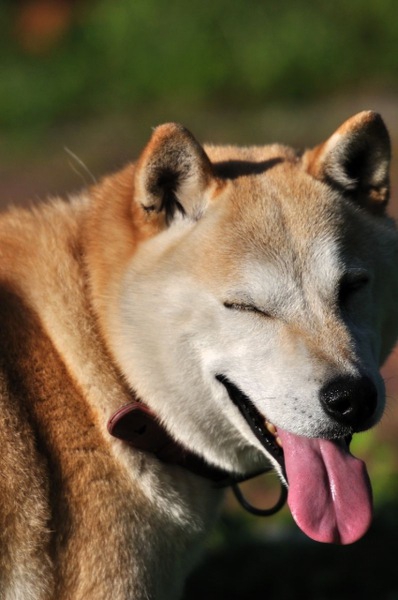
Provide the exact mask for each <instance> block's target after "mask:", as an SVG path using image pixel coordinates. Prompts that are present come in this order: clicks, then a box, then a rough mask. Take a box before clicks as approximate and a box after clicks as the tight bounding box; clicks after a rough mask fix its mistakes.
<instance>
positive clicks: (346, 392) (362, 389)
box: [320, 376, 377, 431]
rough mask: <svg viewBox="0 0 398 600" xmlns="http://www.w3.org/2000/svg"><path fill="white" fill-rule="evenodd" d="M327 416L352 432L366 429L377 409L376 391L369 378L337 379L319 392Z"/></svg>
mask: <svg viewBox="0 0 398 600" xmlns="http://www.w3.org/2000/svg"><path fill="white" fill-rule="evenodd" d="M320 399H321V403H322V406H323V408H324V409H325V411H326V412H327V414H328V415H330V416H331V417H333V418H334V419H335V420H336V421H338V422H339V423H341V424H342V425H349V426H350V427H352V428H353V430H354V431H360V430H361V429H366V427H367V426H369V425H370V423H369V421H370V419H371V417H372V416H373V415H374V413H375V411H376V407H377V390H376V387H375V385H374V383H373V382H372V380H371V379H369V377H365V376H364V377H338V378H336V379H333V380H332V381H329V382H328V383H327V384H326V385H324V386H323V388H322V389H321V392H320Z"/></svg>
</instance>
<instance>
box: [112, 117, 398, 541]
mask: <svg viewBox="0 0 398 600" xmlns="http://www.w3.org/2000/svg"><path fill="white" fill-rule="evenodd" d="M208 157H209V158H208ZM210 161H211V162H210ZM388 164H389V141H388V135H387V133H386V131H385V128H384V125H383V123H382V121H381V120H380V118H379V117H377V115H374V114H373V113H361V114H360V115H358V116H357V117H354V118H353V119H351V120H350V121H349V122H347V123H346V124H344V126H343V127H342V128H340V130H338V132H337V133H336V134H334V136H332V138H330V140H328V141H327V142H326V143H325V144H324V145H322V146H320V147H317V148H316V149H314V150H312V151H309V152H307V153H305V154H304V155H303V156H302V157H300V158H298V157H297V156H296V155H295V154H294V153H293V152H292V151H291V150H290V149H287V148H283V147H280V146H270V147H264V148H252V149H243V150H239V149H236V148H227V149H225V148H211V147H210V148H208V149H207V154H205V153H204V152H203V150H202V148H200V147H199V146H198V145H197V143H196V142H195V140H193V138H192V137H191V136H190V134H188V133H187V132H186V131H185V130H183V129H181V128H179V127H176V126H163V127H162V128H159V129H158V130H157V131H156V132H155V134H154V138H153V140H152V141H151V143H150V144H149V146H148V147H147V149H146V150H145V151H144V153H143V155H142V157H141V159H140V161H139V163H138V165H137V167H136V183H135V201H136V202H138V203H140V204H141V205H142V207H143V210H145V211H146V212H147V218H148V220H150V219H152V220H154V219H156V220H157V222H158V231H157V233H156V234H155V235H151V236H149V238H148V237H147V238H146V239H145V241H143V242H142V243H141V244H140V246H139V247H138V249H137V251H136V252H135V254H134V256H133V258H132V259H131V261H130V263H129V265H128V268H127V270H126V271H125V273H124V275H123V279H122V282H121V285H120V294H119V296H118V300H117V308H116V310H115V307H114V308H113V313H112V314H113V317H112V328H113V330H114V337H113V339H114V344H113V346H114V348H113V349H114V352H115V354H116V356H117V358H118V360H119V363H120V365H121V367H122V369H123V372H124V374H125V376H126V378H127V380H128V381H129V382H130V383H131V385H132V387H133V388H134V389H135V390H136V391H137V393H138V395H139V396H140V397H141V398H143V399H144V400H145V402H147V403H148V404H149V405H150V406H151V407H152V408H153V409H154V411H155V412H156V413H157V414H158V415H159V417H160V418H161V419H162V420H163V422H164V423H165V425H166V427H167V428H169V430H170V431H171V432H172V433H173V434H174V435H175V436H176V437H177V438H178V439H179V440H180V441H181V442H182V443H184V444H185V445H187V446H188V447H190V448H191V449H192V450H194V451H196V452H198V453H201V454H202V455H203V456H204V457H205V458H206V459H207V460H209V461H210V462H213V463H215V464H218V465H220V466H222V467H224V468H227V469H232V470H237V471H243V472H244V471H246V470H250V469H254V468H255V467H256V465H257V466H258V463H259V462H261V461H262V460H264V457H266V458H267V459H268V460H270V461H271V462H272V463H273V464H274V465H275V467H276V469H277V470H278V471H279V472H280V473H281V475H282V477H283V478H285V479H286V478H287V479H289V483H290V484H291V485H292V482H294V481H295V478H296V479H297V477H298V475H297V473H298V472H300V473H301V476H302V477H306V478H307V479H308V481H310V480H311V478H314V477H315V475H311V474H309V473H308V472H307V470H306V469H307V467H305V466H303V467H301V471H300V468H299V467H298V466H297V460H296V459H295V458H294V459H293V458H292V459H290V458H289V460H288V461H287V462H286V464H285V462H284V459H283V457H282V452H281V450H280V447H279V445H280V441H281V440H282V442H283V447H284V452H285V455H286V454H287V453H291V454H292V455H295V454H297V453H300V452H302V453H303V456H305V460H304V459H303V461H302V462H306V461H307V458H308V460H310V456H311V455H314V454H315V455H317V456H320V455H321V454H324V455H328V456H329V459H327V458H325V459H322V461H324V462H325V464H327V462H328V460H329V462H330V464H332V463H333V467H327V468H326V471H327V473H328V474H329V475H330V474H331V473H333V474H334V472H335V470H336V468H337V467H336V468H335V466H334V464H335V463H336V462H338V460H339V457H337V455H336V456H334V454H333V453H334V452H337V453H338V454H339V456H340V454H341V453H343V454H344V453H345V454H347V452H346V450H347V449H346V448H345V450H344V452H343V451H341V452H340V450H341V448H342V447H343V446H344V444H345V442H343V440H344V439H346V438H348V437H349V436H351V435H352V434H353V433H354V432H356V431H361V430H363V429H366V428H368V427H370V426H372V425H373V424H374V423H376V422H377V421H378V420H379V418H380V417H381V415H382V412H383V407H384V386H383V382H382V379H381V377H380V375H379V370H378V369H379V365H380V363H381V362H382V361H383V360H384V359H385V357H386V356H387V354H388V353H389V351H390V350H391V347H392V345H393V343H394V341H395V337H396V334H397V323H398V321H397V316H398V315H397V309H396V304H397V303H396V298H397V294H398V269H397V264H398V263H397V259H398V238H397V233H396V231H395V228H394V226H393V225H392V223H391V222H390V221H389V220H388V219H387V217H385V216H384V204H385V202H386V199H387V195H388ZM275 430H276V432H275ZM276 437H278V438H279V439H277V440H275V438H276ZM308 438H309V439H310V440H324V441H319V443H318V441H317V442H312V441H308ZM303 440H307V441H303ZM328 440H336V442H334V443H332V442H328ZM306 444H307V446H308V448H307V447H306V449H303V448H304V446H306ZM311 444H318V445H317V447H316V449H315V448H314V446H313V445H312V446H311ZM327 444H330V448H332V447H333V449H332V450H330V449H329V446H327ZM324 446H325V447H324ZM336 448H337V449H339V450H338V451H337V450H336ZM285 458H286V456H285ZM348 460H349V459H347V461H348ZM347 461H346V462H347ZM314 462H315V464H318V466H319V464H320V459H319V458H316V459H314ZM349 468H351V467H348V466H347V467H342V470H343V471H344V469H347V471H348V470H349ZM355 469H357V466H353V467H352V469H351V470H352V471H355ZM286 473H287V474H286ZM361 477H362V480H363V479H364V477H363V475H362V474H361V475H358V476H357V478H361ZM295 485H296V484H295ZM308 485H310V484H308ZM337 485H338V484H337ZM364 485H365V484H363V486H364ZM363 486H362V487H363ZM296 487H297V485H296ZM358 487H360V486H358ZM294 493H295V492H292V496H293V494H294ZM361 493H362V492H361ZM361 493H360V495H361ZM362 495H364V496H365V495H366V492H365V491H363V494H362ZM292 503H293V504H296V501H292ZM363 503H366V500H365V499H364V500H363ZM295 510H296V512H297V513H298V514H296V515H295V517H296V520H298V521H300V519H301V521H308V515H307V516H304V517H303V516H302V515H300V514H299V513H300V511H301V509H300V508H298V509H295ZM311 510H312V509H311ZM364 510H365V509H364ZM301 512H302V511H301ZM365 512H366V511H365ZM366 518H367V517H366V516H365V517H364V518H363V520H364V521H366ZM331 527H332V526H331ZM363 527H364V525H362V528H363ZM303 528H304V529H307V530H308V531H309V534H310V535H311V534H312V537H316V535H315V534H313V533H312V532H311V531H310V526H309V525H308V523H307V525H305V526H304V527H303ZM337 529H339V528H337ZM354 529H355V528H354ZM357 529H360V526H358V527H357ZM329 535H332V534H329ZM333 535H335V534H333ZM339 535H340V537H341V539H342V540H343V541H347V540H348V541H352V539H351V538H353V537H355V536H356V537H358V532H356V533H355V534H353V535H351V537H350V536H349V535H348V534H347V535H345V534H344V533H341V531H340V534H339ZM344 536H345V537H344ZM335 537H336V536H335ZM343 538H344V539H343ZM348 538H350V539H348ZM316 539H322V536H321V535H319V536H318V538H316ZM329 541H330V540H329Z"/></svg>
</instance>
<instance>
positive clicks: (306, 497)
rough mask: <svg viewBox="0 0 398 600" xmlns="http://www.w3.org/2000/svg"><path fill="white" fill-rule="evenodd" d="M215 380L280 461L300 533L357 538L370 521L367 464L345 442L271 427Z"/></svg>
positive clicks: (335, 539) (345, 540) (230, 386)
mask: <svg viewBox="0 0 398 600" xmlns="http://www.w3.org/2000/svg"><path fill="white" fill-rule="evenodd" d="M216 379H217V380H218V381H219V382H220V383H221V384H222V385H223V386H224V387H225V389H226V391H227V393H228V396H229V398H230V399H231V401H232V402H233V403H234V404H235V406H236V407H237V408H238V410H239V411H240V413H241V415H242V416H243V417H244V419H245V421H246V422H247V423H248V425H249V427H250V429H251V430H252V432H253V434H254V435H255V436H256V438H257V439H258V440H259V441H260V442H261V444H262V446H263V447H264V448H265V450H266V451H267V453H269V454H270V455H271V456H272V457H273V458H274V459H275V460H276V461H277V463H278V464H279V465H280V467H281V471H282V473H283V477H284V479H285V482H286V484H288V487H289V491H288V504H289V507H290V510H291V513H292V516H293V518H294V519H295V521H296V523H297V524H298V526H299V527H300V528H301V529H302V530H303V531H304V533H306V534H307V535H308V536H309V537H310V538H312V539H314V540H317V541H319V542H328V543H340V544H350V543H352V542H355V541H356V540H358V539H359V538H361V537H362V536H363V535H364V534H365V533H366V531H367V530H368V528H369V526H370V523H371V520H372V495H371V488H370V482H369V478H368V475H367V472H366V467H365V464H364V463H363V462H362V461H360V460H358V459H357V458H355V457H354V456H353V455H352V454H351V453H350V450H349V440H345V439H338V440H328V439H323V438H307V437H304V436H300V435H296V434H294V433H291V432H288V431H285V430H283V429H282V428H280V427H275V426H274V425H273V424H271V423H269V421H267V419H265V417H264V416H263V415H262V414H261V413H260V412H259V411H258V410H257V408H256V407H255V405H254V403H253V402H252V401H251V400H250V398H248V396H246V395H245V394H244V393H243V392H242V391H241V390H240V389H239V388H238V387H237V386H236V385H235V384H234V383H232V382H231V381H230V380H229V379H228V378H227V377H226V376H224V375H216Z"/></svg>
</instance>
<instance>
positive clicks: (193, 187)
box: [134, 123, 213, 225]
mask: <svg viewBox="0 0 398 600" xmlns="http://www.w3.org/2000/svg"><path fill="white" fill-rule="evenodd" d="M212 180H213V175H212V166H211V163H210V160H209V158H208V157H207V155H206V153H205V151H204V150H203V148H202V146H201V145H200V144H199V143H198V142H197V141H196V140H195V138H194V137H193V136H192V134H191V133H190V132H189V131H188V130H187V129H185V128H184V127H183V126H182V125H178V124H176V123H167V124H165V125H160V126H159V127H157V128H156V129H155V131H154V133H153V135H152V137H151V139H150V141H149V143H148V145H147V146H146V147H145V149H144V151H143V152H142V154H141V156H140V158H139V160H138V163H137V165H136V168H135V185H134V189H135V199H136V201H137V202H139V203H140V204H141V206H142V207H143V209H144V210H145V211H146V212H147V213H154V214H161V215H163V216H164V222H165V223H166V224H167V225H169V224H170V223H171V221H172V220H173V219H174V217H175V216H176V215H177V214H178V213H180V214H181V215H184V216H186V217H188V218H190V219H193V220H198V219H199V218H200V217H201V215H202V214H203V211H204V209H205V207H206V202H207V199H206V191H207V190H208V189H209V187H210V184H211V182H212Z"/></svg>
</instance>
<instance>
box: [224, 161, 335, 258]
mask: <svg viewBox="0 0 398 600" xmlns="http://www.w3.org/2000/svg"><path fill="white" fill-rule="evenodd" d="M231 183H232V186H231V187H232V190H231V191H230V196H229V199H228V200H229V203H230V210H229V211H228V217H227V220H226V227H227V228H228V231H229V237H230V238H233V239H234V241H235V243H236V244H239V245H240V247H242V249H243V247H244V248H245V249H246V251H248V252H250V253H254V254H256V255H257V256H259V255H264V253H265V254H266V255H270V256H271V257H275V255H277V256H278V257H279V259H285V261H287V262H291V261H292V260H294V261H297V260H300V258H301V259H303V260H306V259H307V258H309V255H311V257H312V255H313V254H314V253H315V254H317V255H318V254H319V253H320V251H321V250H322V249H325V251H327V247H328V244H329V246H330V244H333V245H338V243H339V240H340V238H341V235H342V231H341V221H342V219H341V205H340V206H339V202H338V198H336V194H335V193H333V192H332V191H331V190H330V188H328V186H326V185H325V184H323V183H321V182H319V181H317V180H315V179H314V178H312V177H311V176H310V175H308V174H307V173H305V172H304V171H303V170H302V169H301V167H300V165H299V163H297V162H293V161H290V160H287V161H284V160H281V161H280V162H279V163H278V164H276V163H275V164H274V165H273V166H272V167H270V168H269V169H267V170H265V171H264V172H263V173H259V174H256V175H248V176H244V177H239V178H237V179H235V180H233V181H232V182H231Z"/></svg>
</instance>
